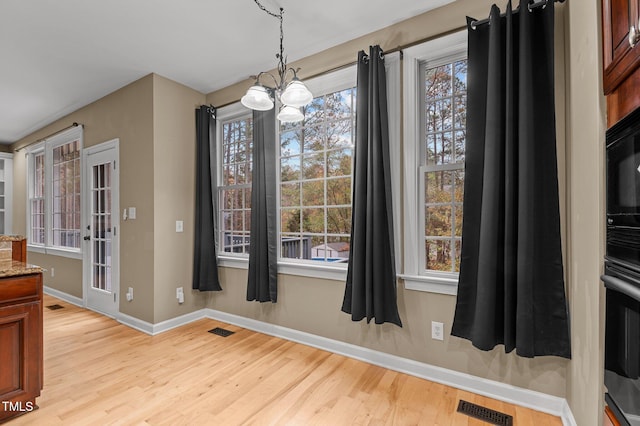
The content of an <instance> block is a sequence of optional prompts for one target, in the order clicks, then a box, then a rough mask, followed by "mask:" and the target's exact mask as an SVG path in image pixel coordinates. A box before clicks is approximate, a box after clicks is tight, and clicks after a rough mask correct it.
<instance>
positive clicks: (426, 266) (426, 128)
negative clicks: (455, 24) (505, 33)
mask: <svg viewBox="0 0 640 426" xmlns="http://www.w3.org/2000/svg"><path fill="white" fill-rule="evenodd" d="M466 55H467V46H466V35H465V34H464V33H456V34H452V35H449V36H445V37H442V38H439V39H435V40H432V41H429V42H427V43H424V44H423V45H420V46H415V47H412V48H410V49H407V51H405V60H406V59H408V61H407V62H406V64H407V65H406V67H407V68H406V69H405V76H404V78H405V102H406V104H405V183H406V192H405V193H406V195H405V213H404V214H405V215H404V219H405V242H404V243H405V245H404V248H405V268H404V270H405V276H404V279H405V285H406V287H407V288H409V289H416V290H427V291H435V292H443V293H455V286H456V285H457V275H458V271H459V269H460V249H461V235H462V201H463V190H464V155H465V154H464V153H465V141H466V101H467V96H466V93H467V91H466V90H467V78H466V77H467V60H466ZM413 194H415V196H414V195H413Z"/></svg>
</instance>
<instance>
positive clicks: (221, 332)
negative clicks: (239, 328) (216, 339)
mask: <svg viewBox="0 0 640 426" xmlns="http://www.w3.org/2000/svg"><path fill="white" fill-rule="evenodd" d="M209 333H213V334H216V335H218V336H222V337H227V336H231V335H232V334H233V333H235V331H230V330H225V329H224V328H220V327H216V328H214V329H212V330H209Z"/></svg>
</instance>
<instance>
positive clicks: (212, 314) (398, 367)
mask: <svg viewBox="0 0 640 426" xmlns="http://www.w3.org/2000/svg"><path fill="white" fill-rule="evenodd" d="M45 293H47V294H50V295H51V296H54V297H57V298H59V299H62V300H65V301H67V302H69V303H72V304H74V305H77V306H82V299H79V298H77V297H74V296H70V295H68V294H65V293H62V292H60V291H58V290H55V289H51V288H46V287H45ZM202 318H211V319H214V320H217V321H221V322H225V323H228V324H233V325H236V326H239V327H243V328H246V329H249V330H253V331H256V332H259V333H263V334H268V335H270V336H274V337H278V338H281V339H286V340H290V341H293V342H297V343H301V344H303V345H307V346H312V347H314V348H318V349H322V350H326V351H329V352H332V353H336V354H339V355H344V356H347V357H349V358H354V359H358V360H360V361H364V362H367V363H369V364H374V365H378V366H380V367H383V368H388V369H390V370H394V371H398V372H401V373H405V374H409V375H412V376H416V377H420V378H423V379H426V380H430V381H432V382H436V383H441V384H445V385H448V386H452V387H455V388H458V389H463V390H466V391H469V392H473V393H476V394H478V395H483V396H487V397H489V398H493V399H497V400H500V401H504V402H508V403H511V404H515V405H520V406H522V407H527V408H531V409H534V410H537V411H541V412H544V413H548V414H551V415H554V416H558V417H560V418H561V419H562V424H563V426H577V424H576V421H575V418H574V417H573V413H572V412H571V408H570V407H569V404H568V403H567V400H566V399H564V398H560V397H557V396H553V395H548V394H545V393H542V392H536V391H532V390H529V389H524V388H520V387H517V386H512V385H508V384H506V383H501V382H496V381H494V380H488V379H484V378H482V377H477V376H472V375H470V374H466V373H460V372H457V371H454V370H449V369H446V368H442V367H437V366H433V365H429V364H426V363H423V362H418V361H414V360H411V359H407V358H402V357H399V356H396V355H391V354H388V353H384V352H380V351H375V350H372V349H368V348H363V347H361V346H357V345H353V344H350V343H345V342H341V341H338V340H333V339H328V338H326V337H321V336H317V335H315V334H310V333H305V332H303V331H298V330H294V329H291V328H287V327H282V326H279V325H275V324H269V323H266V322H263V321H258V320H254V319H251V318H246V317H242V316H239V315H235V314H229V313H227V312H222V311H217V310H214V309H208V308H205V309H201V310H198V311H194V312H191V313H188V314H185V315H182V316H179V317H176V318H172V319H169V320H167V321H162V322H159V323H157V324H152V323H149V322H147V321H142V320H140V319H138V318H135V317H132V316H130V315H126V314H123V313H120V314H118V316H117V318H116V319H117V320H118V321H119V322H120V323H122V324H124V325H126V326H129V327H131V328H134V329H136V330H138V331H141V332H143V333H146V334H150V335H152V336H153V335H155V334H159V333H162V332H165V331H167V330H171V329H173V328H176V327H180V326H182V325H185V324H188V323H190V322H193V321H197V320H199V319H202Z"/></svg>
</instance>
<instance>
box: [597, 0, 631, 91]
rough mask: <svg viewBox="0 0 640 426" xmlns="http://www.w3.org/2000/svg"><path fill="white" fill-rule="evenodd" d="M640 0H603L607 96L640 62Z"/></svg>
mask: <svg viewBox="0 0 640 426" xmlns="http://www.w3.org/2000/svg"><path fill="white" fill-rule="evenodd" d="M639 4H640V0H603V1H602V42H603V45H602V47H603V55H602V60H603V63H604V76H603V77H604V93H605V95H608V94H609V93H611V92H613V90H614V89H615V88H616V87H618V86H619V85H620V84H621V83H622V82H623V81H624V80H625V79H626V78H627V77H629V75H630V74H631V73H632V72H633V71H634V70H635V69H636V68H637V67H638V65H640V43H638V40H639V39H640V36H636V38H635V39H636V41H634V43H636V44H635V47H632V43H631V42H630V40H629V37H630V35H631V36H632V38H633V35H634V34H640V28H638V27H639V24H640V23H639V22H638V19H639V18H640V15H639V13H640V7H639V6H640V5H639Z"/></svg>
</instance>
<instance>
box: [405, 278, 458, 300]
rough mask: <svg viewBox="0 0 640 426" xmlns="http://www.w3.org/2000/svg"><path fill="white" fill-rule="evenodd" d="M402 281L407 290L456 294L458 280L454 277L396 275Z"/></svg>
mask: <svg viewBox="0 0 640 426" xmlns="http://www.w3.org/2000/svg"><path fill="white" fill-rule="evenodd" d="M398 277H399V278H402V280H404V288H406V289H407V290H414V291H423V292H427V293H436V294H449V295H452V296H455V295H457V294H458V278H457V277H454V276H436V275H432V276H424V275H404V274H401V275H398Z"/></svg>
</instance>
